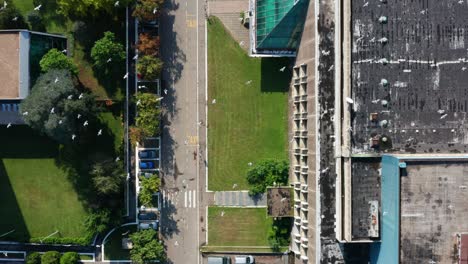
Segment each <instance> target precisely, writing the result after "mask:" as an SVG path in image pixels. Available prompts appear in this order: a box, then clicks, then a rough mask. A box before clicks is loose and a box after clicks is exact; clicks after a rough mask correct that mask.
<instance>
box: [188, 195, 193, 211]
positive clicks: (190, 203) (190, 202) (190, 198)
mask: <svg viewBox="0 0 468 264" xmlns="http://www.w3.org/2000/svg"><path fill="white" fill-rule="evenodd" d="M188 197H189V206H188V207H189V208H190V207H192V191H189V192H188Z"/></svg>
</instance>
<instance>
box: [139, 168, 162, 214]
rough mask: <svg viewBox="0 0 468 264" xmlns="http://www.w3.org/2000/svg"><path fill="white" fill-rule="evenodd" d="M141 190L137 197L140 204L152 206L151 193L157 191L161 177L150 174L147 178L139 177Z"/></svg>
mask: <svg viewBox="0 0 468 264" xmlns="http://www.w3.org/2000/svg"><path fill="white" fill-rule="evenodd" d="M140 185H141V191H140V193H139V195H138V199H139V200H140V203H141V204H142V205H150V206H153V204H152V200H153V194H154V193H156V192H157V191H159V186H161V179H160V178H159V177H158V176H157V175H151V176H150V177H149V178H146V177H141V178H140Z"/></svg>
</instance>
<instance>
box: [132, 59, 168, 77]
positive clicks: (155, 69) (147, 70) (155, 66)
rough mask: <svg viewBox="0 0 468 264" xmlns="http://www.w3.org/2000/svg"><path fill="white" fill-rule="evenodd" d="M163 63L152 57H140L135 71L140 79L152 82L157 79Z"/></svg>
mask: <svg viewBox="0 0 468 264" xmlns="http://www.w3.org/2000/svg"><path fill="white" fill-rule="evenodd" d="M162 67H163V62H162V61H161V60H160V59H159V58H156V57H154V56H149V55H145V56H142V57H141V58H140V59H139V60H138V63H137V71H138V74H139V75H140V76H141V79H143V80H147V81H153V80H155V79H157V78H158V77H159V75H160V74H161V70H162Z"/></svg>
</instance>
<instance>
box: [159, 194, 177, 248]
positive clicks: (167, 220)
mask: <svg viewBox="0 0 468 264" xmlns="http://www.w3.org/2000/svg"><path fill="white" fill-rule="evenodd" d="M163 202H164V201H163ZM176 213H177V209H176V207H175V206H174V204H172V202H171V201H169V200H168V201H167V205H166V206H165V207H164V208H162V212H161V235H162V237H163V238H165V239H169V238H172V237H173V236H174V235H178V234H179V233H180V230H179V227H178V223H177V221H176V220H174V214H176Z"/></svg>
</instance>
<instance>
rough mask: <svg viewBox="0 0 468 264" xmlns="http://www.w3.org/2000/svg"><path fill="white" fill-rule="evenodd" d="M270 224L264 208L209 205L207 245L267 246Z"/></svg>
mask: <svg viewBox="0 0 468 264" xmlns="http://www.w3.org/2000/svg"><path fill="white" fill-rule="evenodd" d="M222 212H224V215H223V216H221V215H222ZM272 224H273V220H272V218H270V217H268V216H267V212H266V208H232V207H209V208H208V246H228V247H229V246H259V247H261V246H269V244H268V230H269V229H270V228H271V226H272Z"/></svg>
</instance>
